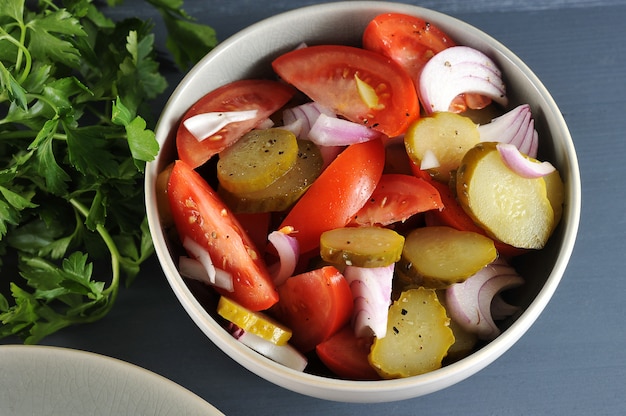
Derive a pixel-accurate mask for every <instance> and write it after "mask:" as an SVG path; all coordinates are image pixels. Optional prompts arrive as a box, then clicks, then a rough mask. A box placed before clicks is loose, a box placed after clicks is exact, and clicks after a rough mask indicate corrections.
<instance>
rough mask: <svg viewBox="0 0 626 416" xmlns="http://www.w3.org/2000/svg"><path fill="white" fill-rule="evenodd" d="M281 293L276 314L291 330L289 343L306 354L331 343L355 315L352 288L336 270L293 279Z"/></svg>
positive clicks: (301, 275) (316, 272) (302, 275)
mask: <svg viewBox="0 0 626 416" xmlns="http://www.w3.org/2000/svg"><path fill="white" fill-rule="evenodd" d="M278 293H279V295H280V300H279V301H278V303H277V304H276V305H275V306H274V307H273V308H272V312H273V313H274V314H275V315H276V317H277V318H278V319H279V320H280V321H281V322H282V323H284V324H285V325H286V326H287V327H289V328H290V329H291V331H292V333H293V335H292V336H291V340H290V341H289V342H290V343H292V344H293V345H294V346H295V347H296V348H298V349H299V350H300V351H301V352H303V353H306V352H309V351H312V350H313V349H314V348H315V346H316V345H317V344H319V343H320V342H322V341H325V340H326V339H328V338H329V337H330V336H331V335H333V334H334V333H335V332H337V331H338V330H339V329H340V328H341V327H343V326H344V325H346V324H347V323H348V321H349V320H350V317H351V315H352V308H353V301H352V292H351V291H350V285H349V284H348V281H347V280H346V279H345V278H344V277H343V275H342V274H341V273H340V272H339V270H337V269H336V268H335V267H333V266H325V267H322V268H321V269H316V270H313V271H309V272H306V273H302V274H299V275H296V276H293V277H290V278H289V279H287V280H286V281H285V283H283V284H282V285H280V286H279V287H278Z"/></svg>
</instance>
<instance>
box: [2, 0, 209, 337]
mask: <svg viewBox="0 0 626 416" xmlns="http://www.w3.org/2000/svg"><path fill="white" fill-rule="evenodd" d="M122 1H123V0H108V2H107V4H108V5H109V7H113V6H115V5H118V4H121V3H122ZM145 1H146V2H147V3H148V4H150V5H152V6H153V7H155V8H156V9H157V10H158V11H159V12H160V13H161V15H162V16H163V19H164V21H165V23H166V27H167V28H168V40H167V41H166V42H165V43H166V46H168V47H169V48H172V49H171V50H170V53H171V55H172V57H173V59H174V60H175V61H176V62H177V63H178V64H179V67H180V68H181V69H184V68H185V67H186V66H187V65H190V64H193V63H195V61H197V60H198V58H199V57H201V56H204V54H206V53H207V52H208V51H209V50H210V49H211V48H212V47H213V46H215V43H216V40H215V34H214V32H213V30H212V29H211V28H209V27H206V26H203V25H199V24H197V23H196V22H194V21H193V19H192V18H191V17H190V16H189V15H187V13H186V12H184V11H183V9H182V5H183V2H182V0H145ZM96 4H98V3H95V2H94V1H93V0H46V1H38V2H35V1H26V0H2V1H0V268H1V270H0V271H1V272H2V274H1V276H2V285H1V286H0V338H2V337H7V336H17V337H20V338H21V339H23V340H24V342H26V343H37V342H39V341H41V339H43V338H44V337H46V336H48V335H49V334H52V333H54V332H56V331H58V330H60V329H62V328H65V327H67V326H69V325H75V324H80V323H87V322H93V321H95V320H97V319H100V318H102V317H103V316H105V315H106V314H107V313H108V312H109V310H110V309H111V308H112V307H113V305H114V303H115V299H116V297H117V293H118V291H119V287H120V284H121V282H122V281H124V282H125V283H126V284H127V285H128V284H130V283H131V282H132V281H133V279H134V278H135V277H136V276H137V274H138V273H139V271H140V267H141V264H142V263H143V262H144V261H145V260H146V259H148V258H150V256H152V254H153V251H154V248H153V246H152V241H151V238H150V233H149V229H148V225H147V220H146V216H145V208H144V199H143V198H144V195H143V171H144V167H145V163H146V162H148V161H151V160H153V159H154V158H155V156H156V154H157V152H158V150H159V146H158V143H157V142H156V140H155V135H154V132H153V130H152V128H153V127H152V120H153V118H154V114H153V111H154V110H153V108H152V107H151V100H153V99H155V98H156V97H157V96H159V95H160V94H161V93H162V92H163V91H165V89H166V87H167V82H166V79H165V77H164V76H163V74H162V73H161V72H160V66H159V61H158V60H157V56H159V55H158V54H157V53H156V51H155V39H154V34H153V33H152V28H153V25H152V23H151V22H149V21H143V20H141V19H139V18H128V19H124V20H122V21H119V22H114V21H112V20H111V19H109V18H108V17H106V15H105V14H104V13H103V11H102V10H100V9H99V8H98V7H96ZM99 4H100V5H101V6H100V7H105V6H104V5H103V4H102V3H99ZM182 43H185V44H184V45H182ZM96 265H97V266H96ZM106 265H108V269H109V270H110V275H108V277H107V274H105V273H104V271H105V270H107V267H102V266H106ZM96 270H97V273H96V272H94V271H96Z"/></svg>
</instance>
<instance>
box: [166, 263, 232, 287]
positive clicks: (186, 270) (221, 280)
mask: <svg viewBox="0 0 626 416" xmlns="http://www.w3.org/2000/svg"><path fill="white" fill-rule="evenodd" d="M178 268H179V271H180V275H181V276H183V277H186V278H188V279H193V280H198V281H200V282H203V283H206V284H207V285H211V286H215V287H219V288H221V289H224V290H226V291H228V292H232V291H234V290H235V288H234V284H233V276H232V275H231V274H230V273H228V272H227V271H225V270H222V269H215V279H214V282H211V279H210V278H209V275H208V273H207V271H206V268H205V267H204V266H203V265H202V263H200V262H199V261H198V260H194V259H192V258H190V257H186V256H181V257H180V258H179V259H178Z"/></svg>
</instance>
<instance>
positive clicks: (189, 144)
mask: <svg viewBox="0 0 626 416" xmlns="http://www.w3.org/2000/svg"><path fill="white" fill-rule="evenodd" d="M293 94H294V90H293V88H292V87H290V86H288V85H285V84H283V83H280V82H277V81H269V80H241V81H235V82H232V83H230V84H227V85H224V86H222V87H219V88H218V89H216V90H214V91H212V92H210V93H208V94H207V95H205V96H204V97H202V98H201V99H200V100H198V102H196V103H195V104H194V105H193V106H191V108H190V109H189V110H187V113H185V115H184V116H183V118H182V121H184V120H186V119H187V118H189V117H191V116H194V115H197V114H201V113H210V112H218V111H243V110H257V115H256V117H254V118H253V119H250V120H246V121H240V122H235V123H231V124H228V125H227V126H226V127H224V128H223V129H222V130H220V131H219V132H218V133H216V134H214V135H212V136H210V137H207V138H206V139H204V140H202V141H198V139H196V137H194V136H193V135H192V134H191V133H190V132H189V130H187V128H186V127H185V126H184V125H183V123H182V121H181V123H180V125H179V127H178V132H177V133H176V148H177V150H178V157H179V158H180V160H182V161H184V162H185V163H187V164H188V165H189V166H191V167H192V168H194V169H195V168H197V167H198V166H200V165H202V164H204V163H205V162H206V161H207V160H209V159H210V158H211V157H212V156H213V155H215V154H217V153H219V152H221V151H222V150H224V149H225V148H227V147H228V146H230V145H231V144H233V143H234V142H235V141H237V140H239V138H240V137H241V136H243V135H244V134H246V133H247V132H249V131H250V130H252V129H253V128H254V127H256V126H257V125H258V124H259V123H260V122H262V121H263V120H265V119H267V118H268V117H269V116H270V115H272V114H273V113H275V112H276V111H277V110H279V109H280V108H281V107H282V106H283V105H285V104H286V103H287V102H288V101H289V100H290V99H291V97H293Z"/></svg>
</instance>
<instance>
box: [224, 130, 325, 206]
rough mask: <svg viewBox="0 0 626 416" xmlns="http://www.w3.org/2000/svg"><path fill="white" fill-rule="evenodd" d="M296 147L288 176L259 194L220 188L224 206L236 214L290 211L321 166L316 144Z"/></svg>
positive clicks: (320, 156)
mask: <svg viewBox="0 0 626 416" xmlns="http://www.w3.org/2000/svg"><path fill="white" fill-rule="evenodd" d="M297 144H298V156H297V158H296V163H295V164H294V166H293V167H292V168H291V169H290V170H289V171H287V173H285V174H284V175H283V176H281V177H280V178H278V179H276V180H275V181H274V182H272V183H271V184H270V185H269V186H267V187H266V188H263V189H261V190H258V191H253V192H229V191H227V190H226V189H224V188H223V187H220V188H219V191H218V192H219V194H220V196H221V197H222V200H223V201H224V203H226V205H228V206H229V207H230V209H232V210H233V211H234V212H237V213H253V212H280V211H285V210H287V209H289V208H290V207H291V206H292V205H293V204H294V203H295V202H296V201H297V200H298V199H299V198H300V197H301V196H302V194H304V192H305V191H306V190H307V189H308V188H309V187H310V186H311V184H313V182H314V181H315V179H317V177H318V176H319V175H320V173H321V172H322V166H323V163H324V160H323V158H322V154H321V152H320V150H319V148H318V147H317V146H316V145H315V143H313V142H311V141H309V140H298V141H297Z"/></svg>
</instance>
